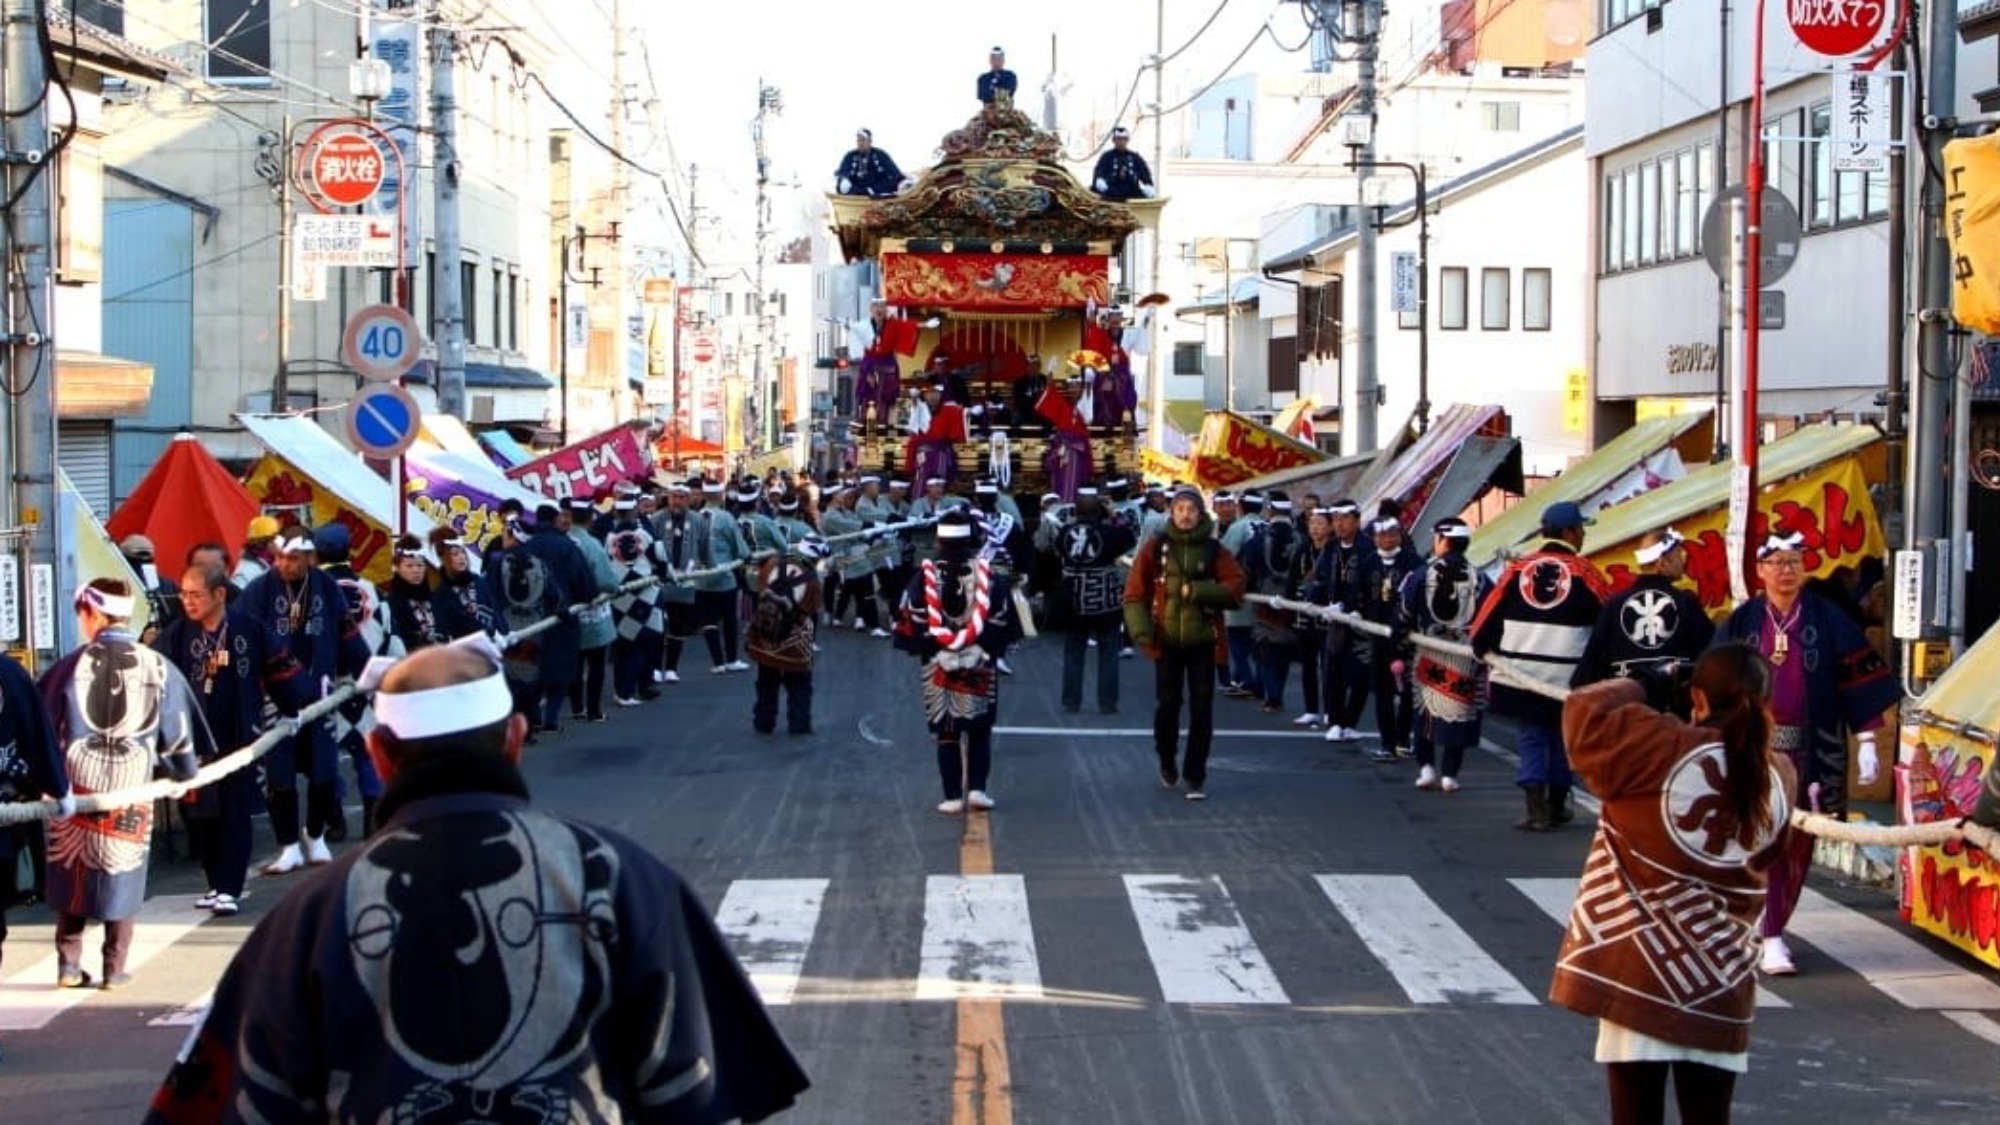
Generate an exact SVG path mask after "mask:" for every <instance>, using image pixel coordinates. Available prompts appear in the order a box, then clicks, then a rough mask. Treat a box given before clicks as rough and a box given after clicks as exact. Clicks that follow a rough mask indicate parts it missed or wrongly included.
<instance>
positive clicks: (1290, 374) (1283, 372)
mask: <svg viewBox="0 0 2000 1125" xmlns="http://www.w3.org/2000/svg"><path fill="white" fill-rule="evenodd" d="M1264 370H1265V371H1266V372H1267V373H1268V378H1269V380H1270V388H1269V389H1270V391H1271V393H1272V394H1279V393H1283V394H1294V395H1295V394H1298V393H1299V338H1298V337H1297V336H1273V337H1271V341H1270V343H1268V344H1267V345H1265V349H1264Z"/></svg>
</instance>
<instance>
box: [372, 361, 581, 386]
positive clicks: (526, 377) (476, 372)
mask: <svg viewBox="0 0 2000 1125" xmlns="http://www.w3.org/2000/svg"><path fill="white" fill-rule="evenodd" d="M436 371H437V363H436V361H434V360H428V359H425V360H419V361H417V365H416V366H415V367H412V368H410V373H409V375H408V376H406V378H407V379H408V380H409V381H410V382H412V383H422V384H424V385H426V386H428V385H430V383H431V382H432V381H433V380H434V379H435V378H436ZM465 385H466V386H468V387H478V388H479V389H481V390H489V391H491V390H499V391H547V390H553V389H554V388H555V385H556V383H555V380H554V379H551V378H549V377H548V376H547V375H544V374H542V373H541V372H539V371H535V370H533V369H530V368H526V367H513V366H509V365H508V364H504V363H475V362H471V361H467V363H466V365H465Z"/></svg>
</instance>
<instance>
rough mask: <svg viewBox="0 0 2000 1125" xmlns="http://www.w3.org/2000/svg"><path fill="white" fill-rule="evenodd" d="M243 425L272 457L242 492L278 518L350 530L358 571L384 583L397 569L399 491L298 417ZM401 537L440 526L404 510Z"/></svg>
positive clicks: (246, 420) (253, 470)
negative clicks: (283, 516) (285, 513)
mask: <svg viewBox="0 0 2000 1125" xmlns="http://www.w3.org/2000/svg"><path fill="white" fill-rule="evenodd" d="M237 420H238V421H239V422H241V423H242V424H243V428H244V429H247V430H249V431H250V435H251V436H252V437H254V438H256V439H257V440H258V441H259V442H260V443H262V444H263V446H264V448H265V449H266V450H268V451H269V452H267V453H265V455H264V456H263V457H262V458H261V459H259V460H258V461H257V463H256V464H255V465H252V466H251V467H250V475H249V476H248V477H246V478H245V479H244V482H243V483H244V487H245V488H248V489H249V490H250V495H252V496H254V497H256V498H257V502H258V503H259V504H261V505H263V507H264V508H265V509H266V510H268V511H272V512H274V513H275V512H277V511H280V510H285V511H288V512H289V513H291V514H292V515H293V516H294V517H295V518H297V519H299V520H300V522H302V523H308V524H311V525H312V526H314V527H318V526H320V525H322V524H327V523H334V522H339V523H343V524H346V525H347V529H348V532H349V533H350V541H351V547H350V552H351V556H352V558H351V561H352V564H353V566H354V569H355V570H357V571H359V572H360V573H361V575H362V576H363V577H365V578H367V579H368V580H369V581H371V582H386V581H388V579H389V572H390V569H391V567H392V566H393V565H394V562H395V553H394V551H392V550H391V549H390V548H391V546H392V545H393V544H394V543H395V540H396V533H397V527H396V518H397V514H398V513H397V509H398V505H397V503H396V490H395V489H394V488H392V487H390V484H389V482H388V481H386V480H384V479H383V478H382V477H381V476H379V475H377V474H376V472H375V471H374V470H373V469H371V468H369V467H368V465H367V463H366V462H364V461H363V460H362V459H361V457H360V455H359V454H357V453H355V452H354V451H353V450H351V449H349V448H347V447H346V446H344V445H342V444H340V443H339V442H337V441H335V440H334V439H333V435H331V434H329V433H327V432H326V431H325V430H324V429H321V428H320V425H319V423H318V422H315V421H313V420H312V419H311V418H308V417H304V416H300V415H282V416H279V415H270V414H239V415H237ZM401 515H402V519H403V529H404V530H407V531H408V532H409V533H410V534H412V535H415V536H417V537H418V538H420V539H422V538H426V537H428V536H429V535H430V532H431V528H433V527H435V526H437V525H436V524H435V523H433V522H432V521H431V518H430V517H429V516H427V515H425V514H424V513H423V511H422V509H420V508H418V507H416V506H415V505H412V504H404V505H402V506H401Z"/></svg>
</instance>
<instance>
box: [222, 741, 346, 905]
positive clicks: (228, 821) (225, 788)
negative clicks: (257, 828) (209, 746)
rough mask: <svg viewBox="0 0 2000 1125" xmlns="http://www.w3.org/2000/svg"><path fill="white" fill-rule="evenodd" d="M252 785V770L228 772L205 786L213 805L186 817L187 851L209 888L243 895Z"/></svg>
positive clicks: (254, 781)
mask: <svg viewBox="0 0 2000 1125" xmlns="http://www.w3.org/2000/svg"><path fill="white" fill-rule="evenodd" d="M256 785H257V778H256V774H255V772H254V771H251V770H239V771H237V772H236V773H232V774H230V775H229V776H228V777H225V778H223V779H222V780H221V781H218V782H216V783H215V784H214V785H212V786H210V787H209V792H210V794H211V795H212V796H213V797H214V798H215V802H216V804H215V807H214V808H212V809H210V808H203V809H202V810H201V812H200V813H197V814H196V815H194V816H190V817H188V818H187V830H188V851H190V852H192V853H193V854H194V858H195V861H196V862H198V863H200V864H201V871H202V874H204V875H206V876H208V889H209V890H212V891H221V892H222V893H223V894H226V895H230V896H232V897H235V898H242V897H243V881H244V878H245V876H246V875H247V874H248V873H249V871H250V847H251V835H252V833H251V829H250V812H251V806H252V805H253V804H254V803H255V802H256V799H257V791H256ZM210 813H213V814H214V815H207V814H210ZM364 827H366V826H364Z"/></svg>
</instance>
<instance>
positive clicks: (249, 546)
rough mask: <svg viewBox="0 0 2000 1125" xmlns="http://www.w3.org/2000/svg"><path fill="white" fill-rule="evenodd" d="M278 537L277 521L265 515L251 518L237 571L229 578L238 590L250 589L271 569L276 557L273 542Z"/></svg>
mask: <svg viewBox="0 0 2000 1125" xmlns="http://www.w3.org/2000/svg"><path fill="white" fill-rule="evenodd" d="M277 537H278V521H277V520H275V519H273V518H271V517H270V516H264V515H259V516H254V517H252V518H251V520H250V526H249V527H248V528H247V529H245V531H244V533H243V550H242V552H241V553H240V554H239V555H238V557H237V559H236V569H235V570H234V571H233V572H232V573H231V574H230V576H229V580H230V582H232V583H233V584H234V585H235V586H236V588H237V589H238V590H241V589H244V588H246V587H248V586H249V585H250V583H252V582H255V581H256V580H257V579H259V578H261V577H263V576H264V573H265V572H266V571H268V570H270V569H271V560H272V559H273V558H275V557H276V552H274V551H273V550H272V549H271V542H272V540H274V539H276V538H277Z"/></svg>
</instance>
